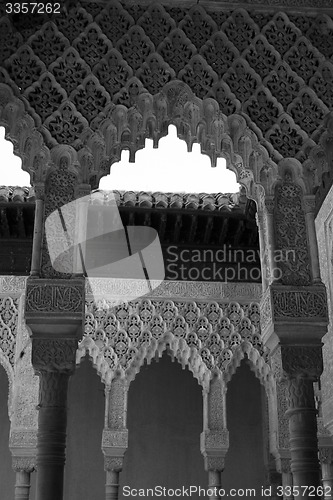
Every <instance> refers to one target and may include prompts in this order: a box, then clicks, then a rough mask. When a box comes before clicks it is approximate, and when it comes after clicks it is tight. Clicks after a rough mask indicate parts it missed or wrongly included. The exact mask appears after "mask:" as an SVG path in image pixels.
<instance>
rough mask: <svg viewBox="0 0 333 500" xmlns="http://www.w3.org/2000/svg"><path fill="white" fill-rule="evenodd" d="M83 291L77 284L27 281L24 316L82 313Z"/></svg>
mask: <svg viewBox="0 0 333 500" xmlns="http://www.w3.org/2000/svg"><path fill="white" fill-rule="evenodd" d="M82 311H83V289H82V286H80V285H78V284H75V285H74V284H71V283H68V281H66V283H59V282H58V283H53V282H48V283H43V282H41V283H39V284H35V283H33V282H29V281H28V285H27V293H26V307H25V312H26V315H27V316H29V314H31V313H43V312H55V313H64V314H65V313H82Z"/></svg>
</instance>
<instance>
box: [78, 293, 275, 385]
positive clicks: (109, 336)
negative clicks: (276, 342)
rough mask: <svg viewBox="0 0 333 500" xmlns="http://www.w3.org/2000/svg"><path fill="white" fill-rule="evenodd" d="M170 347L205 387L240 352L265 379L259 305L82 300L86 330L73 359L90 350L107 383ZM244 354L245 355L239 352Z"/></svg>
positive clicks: (228, 370)
mask: <svg viewBox="0 0 333 500" xmlns="http://www.w3.org/2000/svg"><path fill="white" fill-rule="evenodd" d="M166 348H168V349H169V350H170V351H171V353H172V355H173V356H174V357H175V358H176V359H178V361H179V362H180V363H181V364H182V365H183V366H188V368H189V369H190V370H191V371H192V373H193V374H194V376H195V377H196V378H197V379H198V381H199V382H200V383H201V384H202V385H203V386H204V387H207V384H209V380H210V378H211V377H212V374H213V373H217V374H218V375H219V376H226V377H228V375H224V374H228V373H229V376H230V373H232V370H233V368H232V366H234V367H235V366H236V367H237V364H236V365H235V362H234V361H233V358H237V359H241V357H242V356H243V357H244V353H247V355H248V356H249V358H250V359H251V360H252V361H253V362H254V364H255V366H256V367H257V368H258V373H260V376H261V377H264V378H266V379H267V378H268V372H269V365H268V364H267V361H268V351H267V349H266V348H265V347H264V346H263V344H262V341H261V335H260V312H259V304H257V303H255V302H253V303H250V304H243V305H240V304H239V303H237V302H230V303H217V302H213V301H209V302H194V301H191V302H178V301H172V300H149V299H142V300H140V301H135V302H130V303H128V304H120V305H119V304H118V305H115V304H114V303H112V302H111V301H107V300H104V301H99V302H97V304H96V303H95V302H94V301H87V302H86V323H85V333H84V336H83V339H82V341H81V342H80V344H79V348H78V352H77V362H78V363H79V362H80V360H81V359H82V358H83V357H84V356H85V355H86V353H89V355H90V357H91V358H92V360H93V363H94V365H95V367H96V368H97V370H98V372H99V374H100V375H101V377H102V379H103V380H104V382H105V383H106V384H110V383H111V380H112V378H113V377H114V376H115V374H116V373H118V374H119V373H120V374H121V376H123V377H125V378H127V379H128V380H129V381H131V380H133V378H134V377H135V375H136V373H138V371H139V370H140V367H141V366H142V365H143V363H144V362H145V360H146V361H148V362H150V361H151V360H152V359H153V358H154V357H155V356H161V355H162V352H163V351H164V350H165V349H166ZM241 353H243V354H241Z"/></svg>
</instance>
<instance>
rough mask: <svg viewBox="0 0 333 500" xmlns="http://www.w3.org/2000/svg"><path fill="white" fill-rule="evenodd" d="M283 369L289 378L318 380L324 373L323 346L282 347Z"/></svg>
mask: <svg viewBox="0 0 333 500" xmlns="http://www.w3.org/2000/svg"><path fill="white" fill-rule="evenodd" d="M281 358H282V369H283V372H284V374H285V375H286V376H287V378H295V377H297V378H305V379H309V380H311V381H315V380H318V378H319V377H320V375H321V373H322V371H323V355H322V346H321V344H319V345H318V344H314V345H285V344H282V345H281Z"/></svg>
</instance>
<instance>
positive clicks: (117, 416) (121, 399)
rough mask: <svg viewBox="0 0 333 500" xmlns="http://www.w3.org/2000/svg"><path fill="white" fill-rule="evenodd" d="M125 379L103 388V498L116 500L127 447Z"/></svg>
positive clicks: (114, 380) (116, 380) (126, 389)
mask: <svg viewBox="0 0 333 500" xmlns="http://www.w3.org/2000/svg"><path fill="white" fill-rule="evenodd" d="M127 391H128V387H127V384H126V380H124V379H120V378H115V379H113V380H112V382H111V386H110V387H107V388H106V390H105V394H106V398H105V422H104V431H103V437H102V451H103V454H104V468H105V471H106V485H105V500H118V496H119V474H120V472H121V470H122V468H123V459H124V454H125V451H126V450H127V447H128V430H127V428H126V417H127Z"/></svg>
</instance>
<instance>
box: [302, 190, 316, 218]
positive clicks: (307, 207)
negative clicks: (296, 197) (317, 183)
mask: <svg viewBox="0 0 333 500" xmlns="http://www.w3.org/2000/svg"><path fill="white" fill-rule="evenodd" d="M303 205H304V212H305V213H306V214H308V213H314V212H315V210H316V197H315V195H312V194H309V195H305V196H304V197H303Z"/></svg>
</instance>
